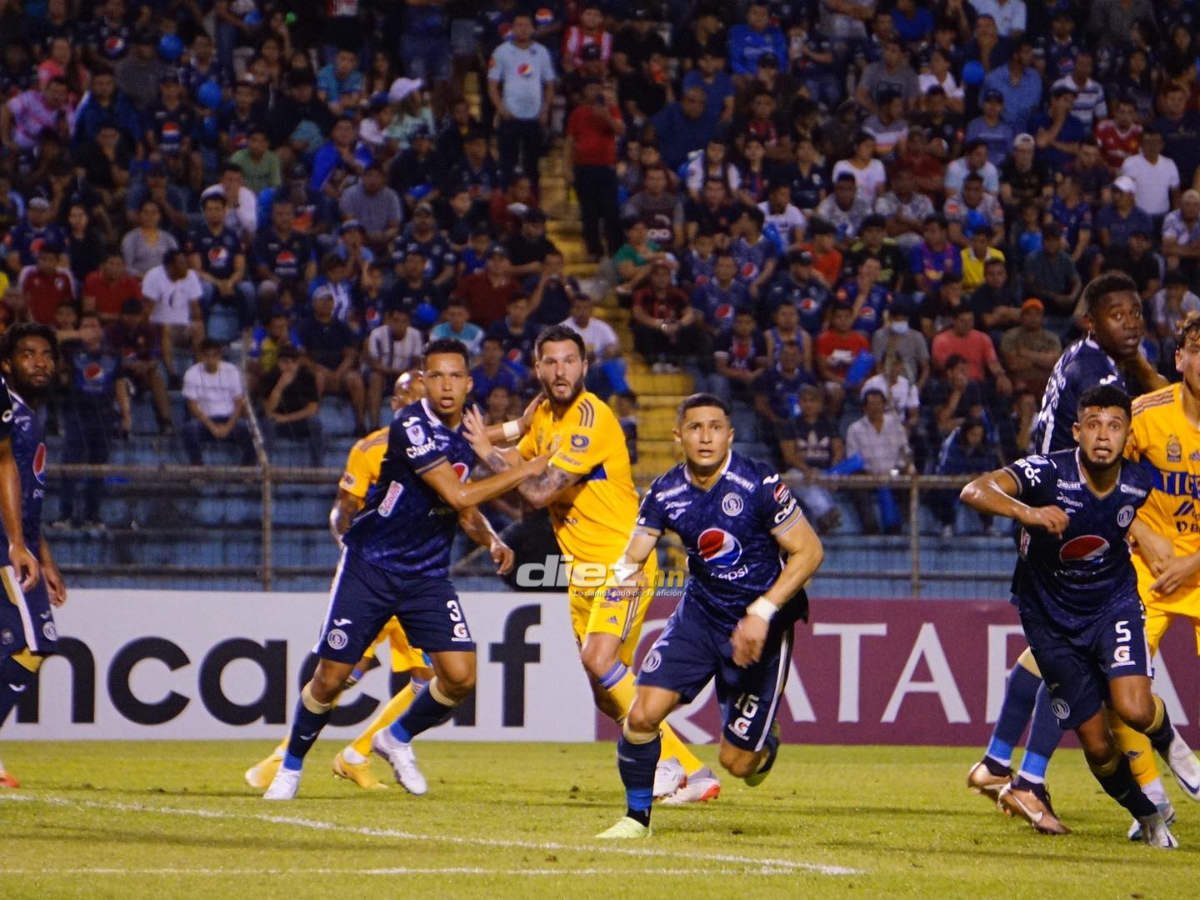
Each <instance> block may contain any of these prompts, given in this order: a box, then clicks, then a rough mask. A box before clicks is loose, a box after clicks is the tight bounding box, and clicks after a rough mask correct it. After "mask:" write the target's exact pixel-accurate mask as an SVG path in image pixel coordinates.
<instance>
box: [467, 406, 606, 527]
mask: <svg viewBox="0 0 1200 900" xmlns="http://www.w3.org/2000/svg"><path fill="white" fill-rule="evenodd" d="M463 424H464V426H465V431H466V436H467V440H468V441H470V443H471V449H472V450H474V451H475V455H476V456H478V457H479V458H480V460H482V461H483V463H484V464H485V465H487V467H488V468H489V469H491V470H492V471H493V472H496V473H502V472H508V471H509V470H510V469H512V467H513V465H514V463H513V461H512V460H513V451H511V450H510V451H507V452H505V451H502V450H498V449H496V447H494V446H493V445H492V442H491V441H490V440H489V439H488V435H487V427H486V426H485V425H484V424H483V417H482V416H481V415H480V414H479V411H478V410H475V409H469V410H466V411H464V412H463ZM557 449H558V444H557V441H556V442H555V443H554V444H552V445H551V446H550V447H549V448H547V451H546V452H547V453H548V454H550V455H551V456H553V455H554V453H555V452H556V451H557ZM581 477H582V476H581V475H578V474H576V473H574V472H567V471H566V470H564V469H560V468H558V467H557V466H547V467H546V470H545V471H544V472H542V473H541V474H540V475H535V476H534V477H532V478H526V479H525V480H523V481H521V482H520V484H518V485H517V490H518V492H520V494H521V496H522V497H524V498H525V500H526V501H527V502H528V503H530V504H531V505H532V506H534V507H535V508H537V509H543V508H545V507H546V506H548V505H549V504H551V503H553V502H554V500H555V498H557V497H558V495H559V494H561V493H562V492H563V491H565V490H566V489H567V488H569V487H571V485H573V484H575V483H576V482H577V481H579V479H580V478H581Z"/></svg>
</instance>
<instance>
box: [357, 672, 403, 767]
mask: <svg viewBox="0 0 1200 900" xmlns="http://www.w3.org/2000/svg"><path fill="white" fill-rule="evenodd" d="M415 697H416V694H415V693H414V692H413V688H412V683H411V682H410V683H409V684H406V685H405V686H404V687H403V688H401V689H400V693H398V694H397V695H396V696H395V697H393V698H392V699H391V700H389V701H388V702H387V705H386V706H385V707H384V708H383V709H382V710H380V711H379V715H377V716H376V717H375V718H374V719H373V720H371V724H370V725H368V726H367V727H366V730H365V731H363V732H362V734H360V735H359V736H358V737H356V738H355V739H354V740H353V741H352V742H351V744H350V746H351V747H353V748H354V749H355V750H356V751H357V752H359V753H361V754H362V755H363V756H370V755H371V738H372V737H374V736H375V734H376V732H379V731H383V729H385V728H387V727H388V726H389V725H391V724H392V723H393V722H395V721H396V720H397V719H398V718H400V717H401V716H402V715H404V711H405V710H406V709H408V707H409V706H411V705H412V702H413V699H414V698H415Z"/></svg>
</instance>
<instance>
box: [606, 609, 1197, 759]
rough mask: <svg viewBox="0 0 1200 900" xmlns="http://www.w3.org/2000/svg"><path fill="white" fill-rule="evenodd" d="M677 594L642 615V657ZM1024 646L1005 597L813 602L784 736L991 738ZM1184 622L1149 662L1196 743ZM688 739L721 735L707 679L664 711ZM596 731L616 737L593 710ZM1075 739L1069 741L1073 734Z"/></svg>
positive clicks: (827, 739)
mask: <svg viewBox="0 0 1200 900" xmlns="http://www.w3.org/2000/svg"><path fill="white" fill-rule="evenodd" d="M674 603H675V601H674V599H673V598H672V599H670V600H664V599H659V600H656V601H655V603H654V604H653V605H652V606H651V609H650V613H649V614H648V615H647V617H646V625H645V628H644V629H643V631H642V641H641V644H640V645H639V647H638V652H637V656H636V659H638V660H639V661H640V660H641V658H642V657H643V656H644V655H645V654H646V652H647V651H648V650H649V648H650V646H651V644H653V643H654V641H655V639H657V637H658V635H659V633H660V632H661V631H662V627H663V625H664V624H665V623H666V619H667V617H668V616H669V615H670V613H671V610H672V608H673V606H674ZM1024 649H1025V642H1024V638H1023V636H1022V634H1021V626H1020V624H1019V622H1018V619H1017V613H1016V610H1015V609H1014V608H1013V607H1012V606H1010V605H1009V604H1008V603H1005V602H1002V601H986V602H980V601H953V600H829V599H814V600H813V603H812V616H811V623H810V624H809V625H804V624H803V623H801V624H799V625H797V626H796V643H795V648H794V650H793V652H792V670H791V673H790V676H789V678H788V684H787V689H786V692H785V694H784V698H783V700H782V702H781V703H780V705H779V713H778V719H779V723H780V725H781V726H782V729H783V739H784V741H786V742H792V743H810V744H941V745H977V746H980V747H982V746H983V745H984V744H986V742H987V740H988V737H989V735H990V734H991V731H992V725H993V723H994V722H995V720H996V716H997V714H998V712H999V709H1000V704H1001V701H1002V700H1003V697H1004V683H1005V677H1006V676H1007V674H1008V671H1009V669H1010V668H1011V667H1012V665H1013V663H1014V662H1015V661H1016V658H1017V657H1018V656H1019V655H1020V653H1021V651H1022V650H1024ZM1196 649H1197V646H1196V639H1195V638H1194V637H1193V631H1192V628H1191V627H1190V625H1189V623H1187V622H1179V623H1177V624H1176V625H1175V626H1174V627H1173V628H1172V629H1171V630H1170V631H1169V632H1168V633H1167V636H1166V638H1165V640H1164V642H1163V647H1162V650H1161V653H1160V658H1159V659H1158V660H1157V661H1156V675H1155V689H1156V691H1157V692H1158V693H1159V694H1160V695H1161V696H1162V697H1163V699H1164V701H1165V702H1166V704H1167V710H1168V712H1169V713H1170V715H1171V718H1172V721H1173V722H1175V723H1176V724H1177V725H1180V726H1183V727H1182V732H1183V734H1184V735H1185V736H1186V737H1187V738H1188V739H1189V741H1190V742H1191V743H1192V745H1193V746H1195V745H1196V744H1197V743H1198V741H1197V738H1198V737H1200V729H1197V727H1196V722H1197V719H1198V718H1200V661H1198V660H1197V658H1196ZM670 721H671V723H672V725H673V726H674V727H675V728H676V730H677V731H678V732H679V733H680V735H681V737H683V739H684V740H686V741H689V742H692V743H707V742H709V741H716V740H719V738H720V713H719V710H718V708H717V704H716V700H715V696H714V691H713V689H712V686H711V685H710V686H709V688H708V689H706V690H705V691H704V692H703V693H702V694H701V695H700V696H699V697H698V698H696V701H695V702H694V703H693V704H692V705H690V706H688V707H686V708H684V709H681V710H679V711H677V712H676V713H674V714H673V715H672V716H671V719H670ZM597 734H598V735H599V736H600V737H602V738H604V737H607V738H613V739H615V738H616V737H617V728H616V726H615V725H613V724H612V723H611V722H610V721H609V720H607V719H605V718H603V717H598V722H597ZM1069 740H1071V741H1073V740H1074V738H1073V737H1070V738H1069Z"/></svg>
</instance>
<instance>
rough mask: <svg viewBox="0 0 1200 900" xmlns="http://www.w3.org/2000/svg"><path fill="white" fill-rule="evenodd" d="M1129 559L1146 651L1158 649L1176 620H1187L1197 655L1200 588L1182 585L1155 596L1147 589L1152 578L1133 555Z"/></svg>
mask: <svg viewBox="0 0 1200 900" xmlns="http://www.w3.org/2000/svg"><path fill="white" fill-rule="evenodd" d="M1132 556H1133V568H1134V569H1135V570H1137V579H1138V595H1139V596H1141V598H1142V605H1143V606H1145V607H1146V642H1147V643H1148V644H1149V645H1150V652H1151V653H1154V652H1156V651H1157V650H1158V644H1159V641H1161V640H1162V637H1163V635H1164V634H1166V633H1167V629H1168V628H1169V627H1170V626H1171V623H1172V622H1173V621H1175V619H1176V618H1180V617H1182V618H1185V619H1190V620H1191V622H1192V630H1193V632H1194V633H1195V636H1196V654H1197V655H1198V656H1200V588H1198V587H1196V586H1195V585H1190V584H1185V585H1183V586H1182V587H1180V588H1178V589H1176V590H1174V591H1172V592H1171V593H1170V594H1159V593H1156V592H1154V591H1152V590H1150V585H1152V584H1154V575H1153V574H1151V572H1150V569H1149V568H1147V567H1146V564H1145V563H1144V562H1142V559H1141V557H1140V556H1138V555H1137V554H1136V553H1134V554H1132Z"/></svg>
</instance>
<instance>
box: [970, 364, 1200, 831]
mask: <svg viewBox="0 0 1200 900" xmlns="http://www.w3.org/2000/svg"><path fill="white" fill-rule="evenodd" d="M1076 418H1077V421H1076V424H1075V426H1074V428H1073V434H1074V437H1075V440H1076V441H1077V442H1078V444H1079V446H1078V447H1077V448H1075V449H1073V450H1072V449H1067V450H1059V451H1056V452H1054V453H1051V454H1049V456H1040V455H1032V456H1027V457H1024V458H1023V459H1019V460H1017V461H1016V462H1015V463H1013V464H1012V465H1010V466H1006V467H1005V468H1003V469H997V470H996V471H994V472H991V473H989V474H987V475H982V476H980V477H979V478H976V479H975V480H974V481H972V482H971V483H970V484H968V485H967V486H966V487H965V488H963V491H962V501H963V502H964V503H966V504H967V505H968V506H971V507H972V508H974V509H976V510H978V511H979V512H981V513H986V514H988V515H995V516H1007V517H1008V518H1011V519H1015V520H1016V521H1017V522H1019V523H1020V525H1021V532H1020V537H1019V548H1020V558H1019V559H1018V560H1017V565H1016V569H1015V571H1014V573H1013V597H1014V601H1015V603H1016V606H1017V609H1018V611H1019V612H1020V615H1021V627H1022V629H1023V630H1024V632H1025V637H1026V639H1027V640H1028V641H1029V648H1030V650H1032V651H1033V655H1034V659H1035V660H1036V661H1037V665H1038V667H1039V669H1040V670H1041V672H1042V674H1043V676H1044V678H1045V682H1046V687H1047V689H1048V690H1049V692H1050V698H1051V704H1050V705H1051V709H1052V710H1053V712H1054V715H1055V717H1056V718H1057V719H1058V722H1059V726H1060V727H1061V728H1062V729H1064V730H1065V729H1068V728H1070V729H1072V730H1074V732H1075V734H1076V735H1077V736H1078V737H1079V742H1080V744H1081V745H1082V747H1083V752H1084V756H1085V758H1086V759H1087V762H1088V767H1089V768H1090V769H1091V771H1092V774H1093V775H1094V776H1095V777H1096V780H1097V781H1098V782H1100V786H1101V787H1102V788H1103V789H1104V791H1105V793H1107V794H1108V795H1109V796H1110V797H1112V798H1113V799H1114V800H1116V801H1117V802H1118V803H1120V804H1121V805H1122V806H1123V807H1125V809H1127V810H1128V811H1129V812H1130V813H1131V814H1132V815H1133V816H1134V818H1136V819H1137V820H1138V822H1139V823H1140V824H1141V827H1142V839H1143V840H1144V841H1145V842H1146V843H1147V844H1149V845H1151V846H1153V847H1159V848H1163V849H1172V848H1174V847H1177V846H1179V845H1178V843H1177V842H1176V840H1175V838H1174V836H1173V835H1172V834H1171V832H1170V829H1169V828H1168V826H1167V823H1166V820H1165V819H1164V817H1163V814H1162V813H1161V812H1160V811H1159V810H1158V808H1157V807H1156V806H1155V804H1154V801H1152V800H1151V799H1150V798H1148V797H1147V796H1146V795H1145V793H1143V791H1142V789H1141V788H1140V787H1139V786H1138V783H1137V781H1136V780H1135V779H1134V777H1133V772H1132V770H1131V769H1130V766H1129V760H1128V759H1127V758H1126V757H1125V755H1124V754H1123V753H1122V752H1121V751H1120V749H1119V748H1118V747H1117V744H1116V741H1115V739H1114V738H1113V734H1112V731H1111V730H1110V729H1109V726H1108V718H1107V715H1106V713H1105V706H1106V704H1108V705H1110V706H1111V707H1112V709H1113V710H1114V711H1115V712H1116V713H1117V715H1119V716H1120V717H1121V718H1122V719H1123V720H1124V721H1125V723H1126V724H1128V725H1129V726H1130V727H1131V728H1133V729H1135V730H1136V731H1139V732H1141V733H1142V734H1144V735H1146V737H1147V738H1148V739H1149V740H1150V743H1151V744H1152V745H1153V747H1154V749H1155V750H1157V751H1158V752H1159V753H1160V754H1161V755H1162V756H1163V758H1164V759H1166V760H1167V762H1168V764H1169V765H1170V766H1171V769H1172V771H1175V772H1176V773H1177V777H1178V778H1180V779H1181V780H1191V781H1193V782H1196V781H1200V763H1197V761H1196V758H1195V757H1194V756H1193V755H1192V752H1191V750H1190V749H1188V747H1187V746H1186V744H1183V742H1182V741H1181V740H1180V739H1179V738H1178V737H1177V736H1176V734H1175V730H1174V729H1173V728H1172V727H1171V722H1170V718H1169V716H1168V715H1167V711H1166V708H1165V707H1164V706H1163V702H1162V700H1161V699H1160V698H1159V697H1157V696H1155V695H1154V694H1153V693H1152V692H1151V685H1150V679H1151V677H1152V668H1151V662H1150V650H1149V648H1148V646H1147V644H1146V634H1145V626H1144V620H1143V616H1144V613H1143V609H1142V603H1141V600H1140V599H1139V598H1138V592H1137V573H1136V572H1135V571H1134V568H1133V564H1132V563H1131V562H1130V557H1129V546H1128V544H1127V543H1126V535H1127V533H1128V531H1129V526H1130V525H1131V524H1132V523H1133V520H1134V517H1135V516H1136V515H1137V511H1138V509H1139V508H1140V507H1141V506H1142V505H1143V504H1144V503H1145V502H1146V500H1147V498H1148V497H1149V495H1150V489H1151V487H1152V486H1153V483H1152V479H1151V476H1150V475H1149V474H1148V473H1147V472H1146V470H1145V469H1143V468H1141V467H1139V466H1135V465H1133V464H1129V465H1126V464H1125V463H1124V457H1123V453H1124V450H1125V443H1126V441H1127V440H1128V438H1129V428H1130V420H1131V418H1132V413H1131V409H1130V401H1129V396H1128V395H1127V394H1126V393H1125V392H1124V391H1123V390H1121V389H1120V388H1118V387H1115V386H1113V385H1111V384H1110V385H1094V386H1092V387H1090V388H1088V389H1087V390H1085V391H1084V392H1083V394H1082V395H1081V396H1080V398H1079V403H1078V407H1077V416H1076ZM1024 814H1025V815H1026V816H1027V817H1028V816H1030V811H1029V810H1026V811H1024Z"/></svg>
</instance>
